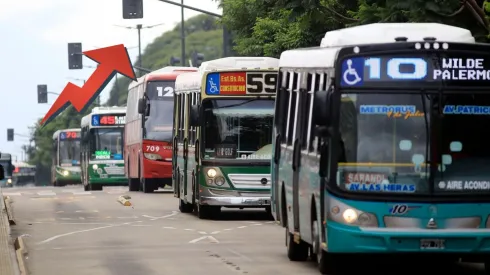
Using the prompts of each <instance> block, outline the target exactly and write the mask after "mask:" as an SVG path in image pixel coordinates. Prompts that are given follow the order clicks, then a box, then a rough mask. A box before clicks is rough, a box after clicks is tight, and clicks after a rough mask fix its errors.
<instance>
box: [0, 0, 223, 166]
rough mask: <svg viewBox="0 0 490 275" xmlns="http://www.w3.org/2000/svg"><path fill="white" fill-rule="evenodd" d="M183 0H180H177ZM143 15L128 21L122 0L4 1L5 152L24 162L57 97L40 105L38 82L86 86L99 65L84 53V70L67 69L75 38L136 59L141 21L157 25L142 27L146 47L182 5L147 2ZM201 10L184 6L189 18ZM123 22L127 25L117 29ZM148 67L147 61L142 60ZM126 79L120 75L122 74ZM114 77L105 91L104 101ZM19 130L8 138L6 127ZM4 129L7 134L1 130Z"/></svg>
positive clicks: (212, 5) (52, 88)
mask: <svg viewBox="0 0 490 275" xmlns="http://www.w3.org/2000/svg"><path fill="white" fill-rule="evenodd" d="M175 2H179V3H180V1H175ZM184 4H185V5H188V6H192V7H195V8H199V9H202V10H206V11H210V12H213V13H217V14H221V10H220V9H219V8H218V5H217V3H216V2H215V1H213V0H184ZM143 7H144V11H143V13H144V18H143V19H123V18H122V0H83V1H82V0H15V1H7V2H6V3H3V5H2V9H0V33H1V34H2V36H3V37H4V38H6V39H4V40H3V41H2V42H1V43H0V53H2V61H3V64H2V69H1V70H0V85H1V87H2V91H3V94H4V96H3V97H2V99H1V100H0V106H1V108H0V118H1V120H0V121H1V124H0V152H4V153H11V154H12V155H14V160H15V157H17V159H18V160H19V161H21V159H22V158H23V157H25V156H23V153H22V149H21V146H22V145H25V144H28V143H29V138H28V137H23V136H29V133H30V130H29V127H32V126H33V125H34V124H35V123H36V121H37V120H38V119H39V118H42V117H44V115H45V114H46V113H47V111H48V110H49V108H50V105H51V104H52V103H53V102H54V101H55V100H56V97H57V95H53V94H49V95H48V104H38V103H37V85H38V84H46V85H48V91H49V92H54V93H60V92H61V91H62V90H63V88H64V87H65V85H66V84H67V83H68V82H73V83H74V84H77V85H80V86H81V85H83V79H87V78H88V77H89V76H90V74H91V73H92V72H93V71H94V69H93V68H90V67H91V66H95V65H96V63H95V62H93V61H92V60H90V59H88V58H86V57H84V59H83V65H84V66H87V68H84V69H82V70H69V69H68V50H67V48H68V46H67V43H70V42H80V43H82V50H83V51H86V50H92V49H96V48H101V47H107V46H112V45H116V44H124V45H125V46H126V48H128V52H129V55H130V58H131V60H132V62H133V63H134V61H136V57H137V55H138V48H137V46H138V35H137V30H136V29H127V28H124V27H133V28H134V27H136V25H137V24H143V27H145V26H154V25H158V24H163V25H159V26H155V27H152V28H146V29H143V30H142V31H141V43H142V48H143V49H144V48H145V46H146V45H148V44H149V43H151V42H152V41H153V40H154V39H155V38H156V37H158V36H160V35H161V34H162V33H163V32H165V31H168V30H171V29H173V28H174V27H175V25H176V24H178V23H179V22H180V20H181V16H180V10H181V9H180V7H178V6H175V5H172V4H168V3H165V2H161V1H159V0H144V1H143ZM198 14H200V13H199V12H196V11H192V10H185V12H184V17H185V18H186V19H188V18H189V17H192V16H195V15H198ZM118 26H122V27H118ZM143 65H144V64H143ZM119 77H121V76H119ZM112 85H113V81H111V83H110V84H109V85H107V87H106V88H105V89H104V91H102V93H101V101H102V102H105V101H106V100H107V98H108V96H109V91H110V89H111V87H112ZM8 128H13V129H14V132H15V134H16V136H15V138H14V141H13V142H7V129H8ZM1 133H3V134H1Z"/></svg>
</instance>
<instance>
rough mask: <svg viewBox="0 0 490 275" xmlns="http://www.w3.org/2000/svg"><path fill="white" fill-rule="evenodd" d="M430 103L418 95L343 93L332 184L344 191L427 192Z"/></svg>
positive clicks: (425, 97)
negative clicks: (334, 173)
mask: <svg viewBox="0 0 490 275" xmlns="http://www.w3.org/2000/svg"><path fill="white" fill-rule="evenodd" d="M429 103H430V100H429V99H428V97H427V96H425V95H420V94H369V93H362V94H361V93H359V94H343V95H342V103H341V107H340V112H341V113H340V124H339V126H340V141H341V144H340V146H339V148H341V150H340V151H341V153H340V156H339V163H338V172H337V185H338V186H339V187H340V188H341V189H343V190H346V191H348V192H387V193H393V192H395V193H407V194H410V193H412V194H413V193H427V192H429V176H428V175H429V174H428V173H429V172H430V171H429V168H428V165H426V160H427V155H428V153H429V148H428V146H429V144H430V143H429V142H428V140H427V136H428V135H427V130H426V129H428V128H429V127H430V125H429V122H430V113H428V112H427V111H426V110H425V109H430V105H429ZM426 168H427V169H426Z"/></svg>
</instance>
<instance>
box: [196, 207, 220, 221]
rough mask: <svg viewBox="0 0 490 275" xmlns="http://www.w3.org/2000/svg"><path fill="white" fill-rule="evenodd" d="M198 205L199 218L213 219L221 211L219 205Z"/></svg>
mask: <svg viewBox="0 0 490 275" xmlns="http://www.w3.org/2000/svg"><path fill="white" fill-rule="evenodd" d="M196 205H197V216H198V217H199V219H201V220H204V219H211V218H213V217H215V216H217V215H218V214H219V213H220V212H221V207H219V206H210V205H201V204H199V203H196Z"/></svg>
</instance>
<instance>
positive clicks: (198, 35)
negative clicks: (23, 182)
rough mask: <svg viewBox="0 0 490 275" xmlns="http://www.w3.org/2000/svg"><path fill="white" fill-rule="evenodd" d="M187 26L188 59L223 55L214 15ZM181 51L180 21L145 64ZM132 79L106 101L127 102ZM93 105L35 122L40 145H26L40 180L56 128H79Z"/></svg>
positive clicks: (160, 63) (150, 50)
mask: <svg viewBox="0 0 490 275" xmlns="http://www.w3.org/2000/svg"><path fill="white" fill-rule="evenodd" d="M184 26H185V32H186V53H187V56H188V57H187V59H189V57H190V55H191V53H192V52H193V51H197V52H200V53H203V54H204V56H205V59H207V60H209V59H215V58H219V57H221V56H222V41H223V40H222V30H221V27H220V26H219V25H217V22H216V19H215V18H214V17H211V16H208V15H199V16H195V17H192V18H190V19H188V20H187V21H186V22H185V24H184ZM180 55H181V52H180V25H178V26H176V27H175V28H174V29H173V30H172V31H169V32H165V33H163V34H162V35H161V36H160V37H158V38H156V39H155V40H154V41H153V42H152V43H151V44H149V45H148V46H147V47H146V48H145V49H144V50H143V54H142V61H143V62H142V63H143V67H145V68H148V69H150V70H156V69H159V68H161V67H164V66H167V65H169V62H170V57H171V56H176V57H180ZM136 64H137V61H136ZM129 83H130V80H129V79H128V78H126V77H122V76H118V81H117V83H115V84H114V85H113V87H112V89H111V91H110V96H109V99H108V100H107V102H106V103H105V104H104V105H106V106H114V105H119V106H121V105H124V104H126V98H127V88H128V85H129ZM116 84H117V85H116ZM93 107H94V106H91V107H90V108H88V109H87V111H86V112H85V113H83V114H80V113H78V112H77V111H76V110H75V109H74V108H73V107H71V106H70V107H69V108H67V109H66V110H65V111H64V112H63V113H61V114H60V115H59V116H58V117H56V118H55V119H54V120H53V121H51V122H50V123H49V124H48V125H46V126H45V127H42V128H41V127H39V123H37V124H36V125H35V129H34V131H32V134H31V138H32V139H33V140H35V141H36V148H31V149H29V148H26V153H27V155H28V156H29V163H31V164H34V165H37V167H38V177H39V178H38V182H43V183H47V182H48V181H49V178H50V174H49V173H50V166H51V148H52V136H53V134H54V132H55V131H56V130H58V129H67V128H79V127H80V120H81V118H82V117H83V116H84V115H86V114H87V113H88V112H90V110H91V109H92V108H93ZM41 119H42V118H40V119H39V121H40V120H41Z"/></svg>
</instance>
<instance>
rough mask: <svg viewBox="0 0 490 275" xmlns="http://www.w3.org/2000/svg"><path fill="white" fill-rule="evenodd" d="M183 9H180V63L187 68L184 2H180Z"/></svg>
mask: <svg viewBox="0 0 490 275" xmlns="http://www.w3.org/2000/svg"><path fill="white" fill-rule="evenodd" d="M180 3H181V5H182V6H181V7H180V16H181V19H180V40H181V43H180V47H181V57H180V60H181V61H180V62H181V64H182V66H185V28H184V21H185V19H184V0H181V1H180Z"/></svg>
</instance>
